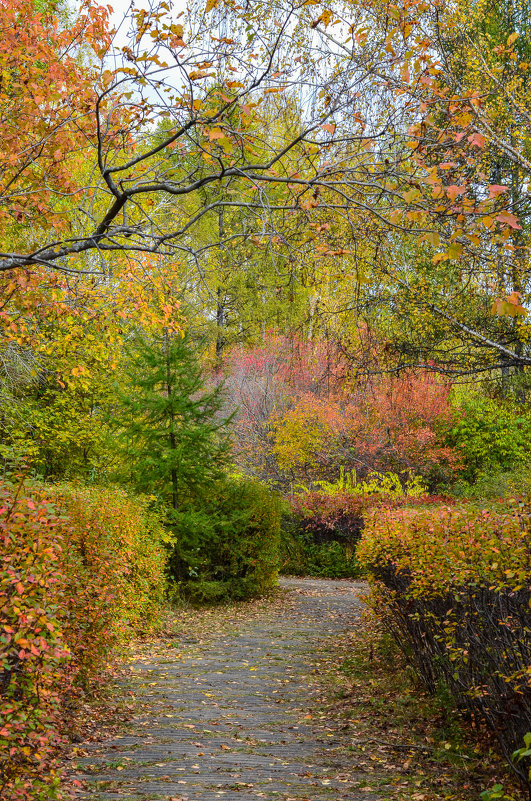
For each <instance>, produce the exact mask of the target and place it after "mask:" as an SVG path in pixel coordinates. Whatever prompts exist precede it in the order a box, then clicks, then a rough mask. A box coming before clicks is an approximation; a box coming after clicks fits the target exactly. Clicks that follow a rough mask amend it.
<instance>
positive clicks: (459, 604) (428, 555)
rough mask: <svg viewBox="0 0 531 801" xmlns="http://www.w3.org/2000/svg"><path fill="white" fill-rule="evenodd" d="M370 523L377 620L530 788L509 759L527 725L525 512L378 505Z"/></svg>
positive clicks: (365, 551)
mask: <svg viewBox="0 0 531 801" xmlns="http://www.w3.org/2000/svg"><path fill="white" fill-rule="evenodd" d="M365 523H366V527H365V531H364V534H363V537H362V541H361V544H360V546H359V549H358V557H359V559H360V560H361V561H362V563H363V564H364V565H365V566H366V567H367V568H368V570H369V571H370V574H371V576H372V605H373V606H374V608H375V610H376V612H377V614H378V615H379V616H380V617H381V618H382V620H383V622H384V624H385V625H386V627H387V628H388V630H389V631H390V632H391V633H392V634H393V636H394V637H395V639H396V641H397V643H398V644H399V646H400V647H401V648H402V649H403V650H404V652H405V655H406V657H407V658H408V660H409V661H410V663H411V664H412V665H413V666H414V668H415V670H416V671H417V673H418V675H419V677H420V678H421V679H422V681H423V682H424V684H425V685H426V687H427V689H428V690H429V691H431V692H435V691H436V690H437V688H438V686H439V685H440V684H441V683H442V684H443V685H445V686H447V687H448V688H449V689H450V691H451V693H452V694H453V696H454V698H455V701H456V703H457V704H458V706H460V707H461V708H462V709H464V710H467V711H468V712H469V713H471V714H472V715H473V716H474V718H475V719H476V721H478V722H480V723H484V724H487V725H488V726H489V727H490V729H491V730H492V731H493V732H494V733H495V735H496V736H497V738H498V740H499V742H500V745H501V748H502V750H503V753H504V755H505V757H506V758H507V759H508V761H509V762H510V763H511V764H512V767H513V768H514V769H515V770H516V772H517V773H518V775H519V777H520V778H521V780H522V781H523V782H524V783H525V782H527V781H528V778H527V769H528V767H529V766H528V765H527V764H526V763H525V761H524V762H518V763H515V762H513V760H512V759H511V755H512V753H513V751H514V750H515V749H516V748H518V747H519V746H520V745H521V742H522V740H523V737H524V735H525V734H526V732H528V731H529V730H530V729H531V692H530V688H529V665H530V663H531V638H530V631H531V612H530V604H531V588H530V585H529V574H530V568H531V541H530V537H531V525H530V517H529V509H528V508H527V507H523V506H517V507H515V508H504V507H503V506H500V507H499V508H494V509H491V510H482V509H478V508H475V507H474V506H472V505H457V506H455V505H454V506H448V505H441V506H439V507H435V508H433V507H431V508H422V507H420V508H414V509H412V508H403V509H383V508H381V509H377V510H375V511H374V512H373V513H371V514H370V515H369V516H367V517H366V519H365Z"/></svg>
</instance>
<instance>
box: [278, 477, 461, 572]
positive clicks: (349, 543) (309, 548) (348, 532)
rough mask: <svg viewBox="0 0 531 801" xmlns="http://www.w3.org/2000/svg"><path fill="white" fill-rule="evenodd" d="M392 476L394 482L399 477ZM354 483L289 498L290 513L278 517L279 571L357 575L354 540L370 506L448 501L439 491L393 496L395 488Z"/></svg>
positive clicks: (425, 504)
mask: <svg viewBox="0 0 531 801" xmlns="http://www.w3.org/2000/svg"><path fill="white" fill-rule="evenodd" d="M391 476H393V474H391ZM378 478H379V479H380V484H381V483H382V482H383V481H385V480H386V479H387V480H388V483H389V484H391V479H388V477H386V476H378ZM396 481H397V482H398V481H399V478H398V476H396ZM322 483H324V482H322ZM374 483H375V482H373V484H374ZM331 486H333V485H331ZM398 486H400V484H398ZM359 487H360V485H357V486H356V487H355V489H356V491H355V492H353V491H352V490H350V489H344V490H343V489H342V490H340V491H334V492H330V491H326V490H312V491H311V492H304V493H301V494H299V495H295V496H294V497H293V498H292V499H291V503H290V513H289V514H286V515H285V516H284V521H283V531H282V538H281V549H280V565H281V572H283V573H285V574H288V575H289V574H295V575H306V576H308V575H310V576H324V577H327V578H356V577H358V576H359V575H360V574H361V572H362V571H361V568H360V565H359V561H358V558H357V554H356V544H357V542H358V540H359V539H360V537H361V533H362V531H363V528H364V526H365V516H366V514H367V513H368V512H369V510H370V509H374V508H375V507H385V508H387V509H397V508H401V507H403V506H405V505H407V506H414V505H422V506H432V505H440V503H441V501H443V500H445V501H448V502H450V501H449V499H445V498H443V496H439V495H427V494H418V495H415V496H413V497H411V495H406V494H404V493H403V494H402V495H398V491H395V492H389V494H385V493H384V492H383V491H382V488H381V486H380V487H377V488H376V489H377V491H375V492H372V493H371V492H367V491H365V492H360V491H359ZM393 489H394V487H393Z"/></svg>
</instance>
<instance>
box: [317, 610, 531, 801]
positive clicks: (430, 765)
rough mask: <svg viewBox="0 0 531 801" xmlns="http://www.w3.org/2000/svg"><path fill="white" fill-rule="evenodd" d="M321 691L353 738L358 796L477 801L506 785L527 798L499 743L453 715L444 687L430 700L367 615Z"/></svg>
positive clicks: (333, 661)
mask: <svg viewBox="0 0 531 801" xmlns="http://www.w3.org/2000/svg"><path fill="white" fill-rule="evenodd" d="M320 683H321V691H322V692H323V694H324V696H325V697H326V705H327V712H328V714H329V717H330V720H331V721H333V722H334V725H335V726H336V727H338V728H339V729H341V730H343V731H344V730H348V732H349V739H350V745H349V746H348V749H349V751H350V757H351V761H352V766H353V768H354V769H357V770H358V771H359V780H358V781H357V783H356V784H355V786H353V787H352V790H353V791H354V790H363V791H366V792H368V791H370V790H373V791H374V792H377V793H378V796H379V797H380V798H381V799H386V798H393V799H404V801H405V799H411V801H442V799H445V801H477V800H478V798H479V797H480V793H481V792H482V791H484V790H485V789H487V788H489V787H493V786H494V785H496V784H497V783H498V782H502V783H503V784H504V787H505V789H506V792H507V793H508V795H509V796H510V797H511V798H513V799H515V801H516V800H517V799H518V800H519V799H523V798H524V796H523V795H522V794H521V791H519V789H518V787H517V786H516V782H515V779H514V777H512V776H511V775H510V771H509V769H508V767H507V766H506V765H505V764H504V761H503V759H502V758H501V756H500V755H499V754H498V753H497V751H496V750H495V744H494V741H493V740H491V739H490V738H489V736H488V735H486V734H485V732H484V731H481V732H479V731H478V730H477V729H475V728H474V726H473V724H472V723H471V722H470V721H467V720H466V719H464V718H463V717H462V716H461V715H460V714H459V713H458V712H457V711H456V710H455V706H454V705H453V704H452V700H451V696H450V694H449V692H448V691H447V690H446V688H445V687H444V686H439V688H438V691H437V693H436V695H435V696H430V695H428V694H427V693H426V691H425V690H424V689H423V688H422V687H421V686H420V685H419V683H418V682H417V680H416V678H415V674H414V673H413V671H412V670H411V668H410V667H409V666H408V665H407V664H406V662H405V660H404V658H403V656H402V654H401V653H400V651H399V650H398V649H397V647H396V645H395V644H394V642H393V641H392V639H391V638H390V637H389V635H387V634H385V633H384V632H383V631H382V630H381V628H380V627H379V625H378V624H377V622H376V621H375V620H374V618H373V617H372V616H371V615H369V613H366V615H365V620H364V622H363V624H362V625H361V626H359V627H358V628H357V630H353V631H351V632H349V633H348V634H347V635H345V636H344V637H341V638H340V639H339V640H338V641H337V642H336V643H335V645H334V647H333V648H332V650H331V652H330V654H329V669H328V671H327V672H326V674H323V675H322V676H321V682H320Z"/></svg>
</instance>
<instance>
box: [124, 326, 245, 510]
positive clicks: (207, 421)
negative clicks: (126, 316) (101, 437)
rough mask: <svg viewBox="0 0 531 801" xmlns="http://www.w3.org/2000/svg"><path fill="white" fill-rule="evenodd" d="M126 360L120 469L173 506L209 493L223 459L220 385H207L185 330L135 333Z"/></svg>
mask: <svg viewBox="0 0 531 801" xmlns="http://www.w3.org/2000/svg"><path fill="white" fill-rule="evenodd" d="M127 361H128V367H127V370H126V381H125V384H124V387H123V388H122V390H121V391H120V393H119V404H120V406H121V410H122V411H121V414H120V415H119V417H120V431H119V434H118V439H119V443H120V450H121V453H122V456H123V458H124V461H125V469H126V471H127V472H128V474H129V477H130V480H131V481H132V483H133V485H134V486H135V488H136V489H137V490H138V491H140V492H146V493H150V494H155V495H157V496H158V497H159V498H160V499H161V500H162V501H163V502H165V503H166V504H167V506H168V508H170V509H171V510H173V511H174V512H175V511H177V510H178V509H181V508H183V506H187V505H188V504H189V503H191V502H192V503H193V502H194V501H197V500H198V499H199V498H200V497H201V496H202V495H203V494H204V493H205V492H206V491H208V488H209V487H211V486H212V485H213V484H214V482H215V481H216V480H218V479H219V478H220V477H221V475H222V473H223V468H224V466H225V465H226V464H227V460H228V453H229V441H228V433H227V422H228V419H227V418H226V417H225V416H223V414H222V405H223V393H222V389H221V387H220V386H219V385H216V386H214V387H212V388H210V387H208V386H207V381H206V378H205V376H204V374H203V370H202V368H201V365H200V363H199V360H198V357H197V355H196V351H195V349H194V345H193V343H192V342H191V341H190V338H189V336H184V337H182V336H181V335H179V334H174V333H169V332H166V333H165V334H164V335H163V336H162V337H150V338H148V337H147V336H144V335H137V336H136V337H135V339H134V341H133V342H132V343H131V345H130V346H129V349H128V360H127Z"/></svg>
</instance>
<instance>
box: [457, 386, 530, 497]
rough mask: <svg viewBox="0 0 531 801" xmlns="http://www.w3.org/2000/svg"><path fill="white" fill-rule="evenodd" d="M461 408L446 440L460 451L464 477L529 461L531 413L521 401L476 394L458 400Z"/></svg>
mask: <svg viewBox="0 0 531 801" xmlns="http://www.w3.org/2000/svg"><path fill="white" fill-rule="evenodd" d="M461 411H462V416H461V417H460V418H459V419H458V420H457V422H456V424H455V425H454V426H453V427H452V429H451V430H450V432H449V434H448V436H447V439H446V444H447V445H449V446H450V447H452V448H453V449H454V450H455V451H456V453H457V454H458V455H459V458H460V462H461V465H462V473H461V475H462V478H463V479H464V480H465V481H467V482H474V481H475V480H476V479H477V478H478V477H480V475H481V474H482V473H492V472H493V471H496V470H497V471H500V472H507V471H510V470H511V469H513V468H514V467H516V466H517V465H521V464H523V463H526V462H529V453H530V451H531V417H530V416H529V415H526V414H525V409H524V407H523V406H522V405H518V404H516V403H514V402H500V401H497V400H493V399H491V398H484V397H481V396H475V397H474V398H471V399H469V400H467V401H465V402H464V403H462V404H461Z"/></svg>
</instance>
